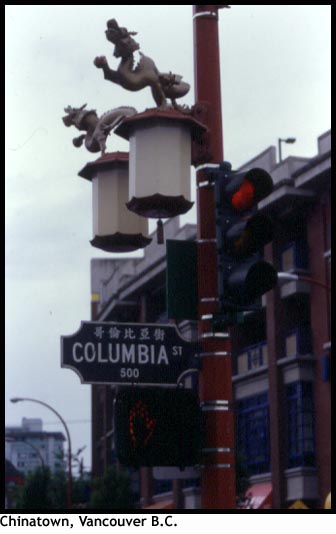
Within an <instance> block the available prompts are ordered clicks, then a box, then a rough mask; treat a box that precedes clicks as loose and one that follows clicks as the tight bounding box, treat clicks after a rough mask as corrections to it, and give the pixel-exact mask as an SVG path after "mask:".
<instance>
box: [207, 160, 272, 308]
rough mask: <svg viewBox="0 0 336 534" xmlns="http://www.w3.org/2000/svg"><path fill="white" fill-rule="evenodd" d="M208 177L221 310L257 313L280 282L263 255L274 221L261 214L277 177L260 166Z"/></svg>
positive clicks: (220, 169)
mask: <svg viewBox="0 0 336 534" xmlns="http://www.w3.org/2000/svg"><path fill="white" fill-rule="evenodd" d="M206 173H207V175H208V176H209V179H210V180H212V181H214V185H215V203H216V239H217V249H218V251H217V252H218V254H217V258H218V292H219V301H220V311H221V312H229V313H230V312H233V313H235V312H239V311H244V310H248V309H253V308H254V307H255V301H256V299H257V298H258V297H260V296H261V295H263V294H264V293H266V292H267V291H269V290H270V289H272V288H273V287H274V286H275V284H276V282H277V272H276V270H275V269H274V267H273V266H272V265H271V264H269V263H267V262H266V261H264V260H263V259H262V258H261V255H260V253H261V252H262V249H263V247H264V245H266V244H267V243H269V242H270V241H271V240H272V238H273V222H272V220H271V219H270V218H269V217H267V216H266V215H263V214H260V213H258V212H257V204H258V202H260V201H261V200H262V199H263V198H265V197H266V196H268V195H269V194H270V193H271V192H272V190H273V182H272V178H271V176H270V175H269V174H268V173H267V172H266V171H265V170H264V169H260V168H254V169H251V170H249V171H247V172H240V173H239V172H236V171H233V170H232V168H231V164H230V163H228V162H223V163H220V164H219V165H218V166H217V168H216V169H211V170H207V171H206Z"/></svg>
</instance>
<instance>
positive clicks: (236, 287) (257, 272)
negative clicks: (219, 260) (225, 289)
mask: <svg viewBox="0 0 336 534" xmlns="http://www.w3.org/2000/svg"><path fill="white" fill-rule="evenodd" d="M277 279H278V275H277V272H276V270H275V269H274V267H273V266H272V265H271V264H270V263H267V262H266V261H264V260H257V259H253V260H250V261H247V262H244V263H243V264H240V265H239V267H237V268H236V269H235V270H234V271H233V273H232V274H231V275H230V276H229V279H228V282H229V285H230V298H231V300H232V301H233V302H235V303H236V304H238V305H241V306H243V305H247V304H253V303H254V301H255V300H256V299H257V298H258V297H261V296H262V295H263V294H264V293H266V292H267V291H269V290H270V289H272V288H273V287H274V286H275V284H276V283H277Z"/></svg>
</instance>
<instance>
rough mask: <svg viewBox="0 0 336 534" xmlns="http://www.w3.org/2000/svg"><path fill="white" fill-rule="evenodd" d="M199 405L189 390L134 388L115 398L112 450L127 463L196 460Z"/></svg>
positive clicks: (181, 464) (186, 463) (174, 463)
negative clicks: (113, 444)
mask: <svg viewBox="0 0 336 534" xmlns="http://www.w3.org/2000/svg"><path fill="white" fill-rule="evenodd" d="M200 420H201V419H200V407H199V401H198V397H197V395H196V394H195V393H194V392H193V391H192V390H186V389H174V390H171V389H167V388H166V389H164V388H134V389H125V390H121V391H119V392H118V394H117V397H116V401H115V410H114V421H115V450H116V454H117V458H118V460H119V462H120V463H121V464H123V465H126V466H133V467H144V466H177V467H180V468H183V467H186V466H192V465H195V464H197V463H199V454H200V439H201V432H200V430H201V425H200Z"/></svg>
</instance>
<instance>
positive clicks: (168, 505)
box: [144, 501, 174, 510]
mask: <svg viewBox="0 0 336 534" xmlns="http://www.w3.org/2000/svg"><path fill="white" fill-rule="evenodd" d="M173 509H174V503H173V501H159V502H155V503H154V504H150V505H149V506H145V508H144V510H173Z"/></svg>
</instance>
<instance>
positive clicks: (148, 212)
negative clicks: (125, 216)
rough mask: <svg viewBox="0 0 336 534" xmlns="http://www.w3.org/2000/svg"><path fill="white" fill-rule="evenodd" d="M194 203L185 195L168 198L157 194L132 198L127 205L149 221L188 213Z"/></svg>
mask: <svg viewBox="0 0 336 534" xmlns="http://www.w3.org/2000/svg"><path fill="white" fill-rule="evenodd" d="M193 205H194V203H193V202H191V201H190V200H187V199H186V198H184V196H183V195H176V196H167V195H161V194H160V193H155V194H154V195H150V196H147V197H141V198H136V197H132V198H131V200H130V201H129V202H127V203H126V206H127V208H128V209H129V210H130V211H133V212H134V213H136V214H137V215H140V216H141V217H147V218H149V219H161V218H162V219H167V218H170V217H176V216H177V215H183V214H184V213H187V211H189V210H190V209H191V208H192V207H193Z"/></svg>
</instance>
